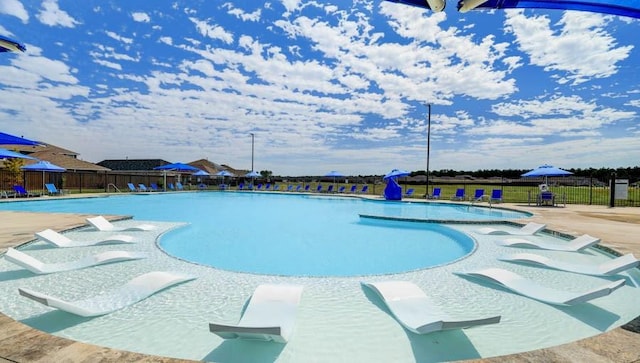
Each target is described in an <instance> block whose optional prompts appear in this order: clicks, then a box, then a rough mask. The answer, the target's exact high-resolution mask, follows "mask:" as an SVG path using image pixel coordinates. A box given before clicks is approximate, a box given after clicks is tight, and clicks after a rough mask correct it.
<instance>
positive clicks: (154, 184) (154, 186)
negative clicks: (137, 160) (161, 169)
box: [151, 183, 160, 192]
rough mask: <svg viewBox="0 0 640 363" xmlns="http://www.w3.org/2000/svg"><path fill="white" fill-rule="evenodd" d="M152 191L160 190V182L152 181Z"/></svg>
mask: <svg viewBox="0 0 640 363" xmlns="http://www.w3.org/2000/svg"><path fill="white" fill-rule="evenodd" d="M151 191H152V192H159V191H160V188H159V187H158V184H156V183H151Z"/></svg>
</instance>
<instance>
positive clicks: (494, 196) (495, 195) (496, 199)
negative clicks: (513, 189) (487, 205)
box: [491, 189, 502, 203]
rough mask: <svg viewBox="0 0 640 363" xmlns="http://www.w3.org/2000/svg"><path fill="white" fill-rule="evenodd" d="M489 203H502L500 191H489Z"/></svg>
mask: <svg viewBox="0 0 640 363" xmlns="http://www.w3.org/2000/svg"><path fill="white" fill-rule="evenodd" d="M491 202H492V203H502V189H494V190H492V191H491Z"/></svg>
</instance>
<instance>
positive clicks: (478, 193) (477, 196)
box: [473, 189, 484, 201]
mask: <svg viewBox="0 0 640 363" xmlns="http://www.w3.org/2000/svg"><path fill="white" fill-rule="evenodd" d="M483 197H484V189H476V192H475V194H474V195H473V200H476V201H477V200H482V198H483Z"/></svg>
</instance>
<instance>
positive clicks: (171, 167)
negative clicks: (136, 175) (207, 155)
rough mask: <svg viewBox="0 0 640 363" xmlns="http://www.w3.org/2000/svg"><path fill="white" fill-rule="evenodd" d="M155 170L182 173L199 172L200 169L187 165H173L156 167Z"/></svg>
mask: <svg viewBox="0 0 640 363" xmlns="http://www.w3.org/2000/svg"><path fill="white" fill-rule="evenodd" d="M153 170H167V171H182V172H197V171H199V170H200V169H198V168H196V167H195V166H191V165H189V164H185V163H172V164H166V165H161V166H156V167H155V168H153Z"/></svg>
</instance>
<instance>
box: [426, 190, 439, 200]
mask: <svg viewBox="0 0 640 363" xmlns="http://www.w3.org/2000/svg"><path fill="white" fill-rule="evenodd" d="M440 192H441V189H440V188H433V193H432V194H431V195H430V196H429V199H440Z"/></svg>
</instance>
